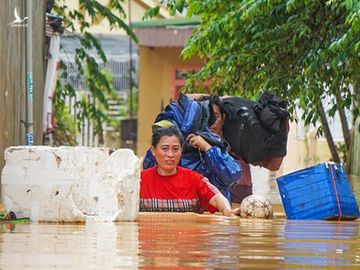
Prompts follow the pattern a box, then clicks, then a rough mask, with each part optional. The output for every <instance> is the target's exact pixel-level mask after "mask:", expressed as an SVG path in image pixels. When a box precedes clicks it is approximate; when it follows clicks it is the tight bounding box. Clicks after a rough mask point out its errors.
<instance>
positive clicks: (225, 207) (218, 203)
mask: <svg viewBox="0 0 360 270" xmlns="http://www.w3.org/2000/svg"><path fill="white" fill-rule="evenodd" d="M209 203H210V204H211V205H212V206H214V207H216V208H217V209H218V210H219V211H220V212H221V213H222V214H223V215H224V216H227V217H235V216H239V215H240V208H234V209H232V208H231V205H230V203H229V201H228V200H227V199H226V198H225V197H224V195H222V194H221V192H219V193H217V194H215V195H214V196H213V197H212V198H211V199H210V201H209Z"/></svg>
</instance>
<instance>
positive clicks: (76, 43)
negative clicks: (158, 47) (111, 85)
mask: <svg viewBox="0 0 360 270" xmlns="http://www.w3.org/2000/svg"><path fill="white" fill-rule="evenodd" d="M94 36H95V37H97V38H98V39H99V40H100V42H101V45H102V48H103V50H104V52H105V55H106V56H107V57H108V58H109V59H110V58H111V59H124V60H125V59H128V57H129V37H127V36H120V35H102V34H98V35H94ZM60 43H61V49H60V58H61V59H63V60H66V59H72V58H73V57H74V54H75V50H76V49H77V48H80V47H81V45H80V40H79V37H78V36H75V35H72V36H69V35H67V36H66V35H63V36H61V40H60ZM90 54H91V55H93V56H96V52H95V51H94V50H92V51H90ZM132 56H133V58H134V57H135V58H136V57H137V46H136V44H135V43H134V42H132Z"/></svg>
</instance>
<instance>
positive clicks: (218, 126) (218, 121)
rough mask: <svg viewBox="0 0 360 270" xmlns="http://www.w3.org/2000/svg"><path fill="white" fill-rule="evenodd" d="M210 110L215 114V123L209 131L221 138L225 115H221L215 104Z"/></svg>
mask: <svg viewBox="0 0 360 270" xmlns="http://www.w3.org/2000/svg"><path fill="white" fill-rule="evenodd" d="M212 108H213V111H214V114H215V122H214V124H212V126H211V127H210V131H211V132H214V133H216V134H218V135H220V136H222V127H223V125H224V121H225V114H224V115H223V114H221V111H220V108H219V106H217V105H215V104H213V105H212Z"/></svg>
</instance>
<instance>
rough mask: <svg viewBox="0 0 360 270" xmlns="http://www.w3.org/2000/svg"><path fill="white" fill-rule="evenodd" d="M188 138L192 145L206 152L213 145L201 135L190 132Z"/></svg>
mask: <svg viewBox="0 0 360 270" xmlns="http://www.w3.org/2000/svg"><path fill="white" fill-rule="evenodd" d="M186 140H187V141H188V142H189V144H190V146H192V147H194V148H199V149H200V150H201V151H203V152H206V151H208V150H209V149H210V148H211V145H210V144H209V143H208V142H207V141H206V140H205V139H204V138H203V137H201V136H200V135H195V134H190V135H189V136H187V138H186Z"/></svg>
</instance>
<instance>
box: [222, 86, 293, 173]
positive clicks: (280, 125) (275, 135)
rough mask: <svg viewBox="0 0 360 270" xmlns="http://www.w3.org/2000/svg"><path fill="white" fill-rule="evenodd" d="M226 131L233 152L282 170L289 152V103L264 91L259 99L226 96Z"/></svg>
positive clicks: (249, 160) (224, 131)
mask: <svg viewBox="0 0 360 270" xmlns="http://www.w3.org/2000/svg"><path fill="white" fill-rule="evenodd" d="M223 108H224V109H225V111H226V116H227V117H226V119H225V123H224V126H223V134H224V137H225V139H226V141H227V142H228V143H229V144H230V146H231V148H232V151H234V152H235V153H236V154H237V155H239V156H240V157H242V159H243V160H245V161H246V162H247V163H250V164H253V165H260V166H262V167H265V168H267V169H269V170H272V171H275V170H278V169H279V167H280V165H281V163H282V160H283V158H284V156H285V155H286V145H287V135H288V132H289V113H288V112H287V102H286V101H283V100H281V99H280V98H279V97H278V96H276V95H273V94H269V93H266V92H265V93H263V94H261V95H260V97H259V98H258V100H257V101H250V100H246V99H242V98H240V97H229V98H225V99H223Z"/></svg>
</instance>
